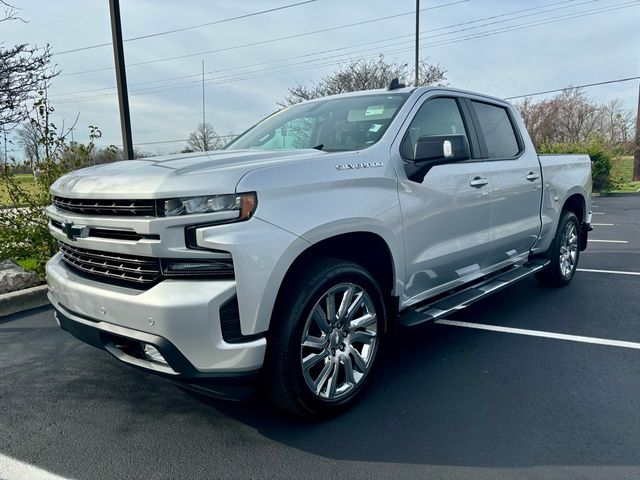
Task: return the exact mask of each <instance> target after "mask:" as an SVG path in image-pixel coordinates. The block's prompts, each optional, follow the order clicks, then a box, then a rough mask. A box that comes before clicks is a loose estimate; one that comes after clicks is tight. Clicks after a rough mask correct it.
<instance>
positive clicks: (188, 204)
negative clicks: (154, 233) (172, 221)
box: [160, 192, 258, 220]
mask: <svg viewBox="0 0 640 480" xmlns="http://www.w3.org/2000/svg"><path fill="white" fill-rule="evenodd" d="M257 206H258V197H257V196H256V194H255V192H251V193H239V194H235V193H234V194H230V195H204V196H198V197H180V198H170V199H168V200H164V201H161V202H160V207H161V209H162V211H163V212H164V215H165V216H166V217H175V216H178V215H191V214H194V213H213V212H230V213H234V212H235V213H236V214H237V216H231V217H229V219H228V220H247V219H249V218H251V215H253V212H254V211H255V210H256V207H257Z"/></svg>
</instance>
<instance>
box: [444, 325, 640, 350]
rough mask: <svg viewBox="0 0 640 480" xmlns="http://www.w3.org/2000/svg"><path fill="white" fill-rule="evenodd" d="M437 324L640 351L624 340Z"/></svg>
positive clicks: (639, 347) (518, 329)
mask: <svg viewBox="0 0 640 480" xmlns="http://www.w3.org/2000/svg"><path fill="white" fill-rule="evenodd" d="M435 323H439V324H441V325H449V326H452V327H464V328H475V329H477V330H488V331H490V332H500V333H512V334H515V335H528V336H530V337H543V338H553V339H556V340H567V341H569V342H579V343H592V344H595V345H607V346H609V347H622V348H632V349H635V350H640V343H635V342H625V341H622V340H609V339H606V338H596V337H583V336H580V335H567V334H564V333H554V332H544V331H541V330H525V329H523V328H512V327H500V326H498V325H483V324H481V323H470V322H458V321H456V320H436V321H435Z"/></svg>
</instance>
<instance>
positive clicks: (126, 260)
mask: <svg viewBox="0 0 640 480" xmlns="http://www.w3.org/2000/svg"><path fill="white" fill-rule="evenodd" d="M60 250H61V252H62V259H63V260H64V261H65V262H66V263H67V264H68V265H70V266H72V267H74V268H76V269H78V270H80V271H81V272H84V273H87V274H90V275H95V276H98V277H103V278H104V277H106V278H109V279H112V280H118V281H121V282H127V283H133V284H137V285H140V286H143V285H146V284H151V283H153V282H155V281H157V280H159V279H160V277H161V270H160V260H159V259H157V258H151V257H138V256H134V255H122V254H118V253H105V252H97V251H95V250H87V249H84V248H76V247H72V246H71V245H67V244H66V243H60Z"/></svg>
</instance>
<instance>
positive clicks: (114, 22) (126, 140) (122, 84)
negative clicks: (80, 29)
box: [109, 0, 133, 160]
mask: <svg viewBox="0 0 640 480" xmlns="http://www.w3.org/2000/svg"><path fill="white" fill-rule="evenodd" d="M109 10H110V12H111V38H112V41H113V59H114V61H115V65H116V85H117V87H118V104H119V106H120V128H121V130H122V147H123V153H124V159H125V160H133V140H132V138H131V116H130V115H129V93H128V92H127V72H126V67H125V63H124V46H123V44H122V25H121V23H120V0H109Z"/></svg>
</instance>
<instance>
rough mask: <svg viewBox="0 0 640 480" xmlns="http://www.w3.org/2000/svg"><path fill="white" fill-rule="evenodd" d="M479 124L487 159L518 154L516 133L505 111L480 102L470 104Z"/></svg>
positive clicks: (510, 156) (511, 156)
mask: <svg viewBox="0 0 640 480" xmlns="http://www.w3.org/2000/svg"><path fill="white" fill-rule="evenodd" d="M471 103H472V104H473V108H474V109H475V111H476V115H477V116H478V121H479V122H480V132H481V133H482V135H483V136H484V141H485V144H486V146H487V154H488V157H489V158H513V157H515V156H517V155H518V153H520V147H519V145H518V139H517V137H516V132H515V131H514V129H513V124H512V123H511V120H510V119H509V114H508V113H507V109H506V108H503V107H498V106H496V105H489V104H488V103H482V102H474V101H472V102H471Z"/></svg>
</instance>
